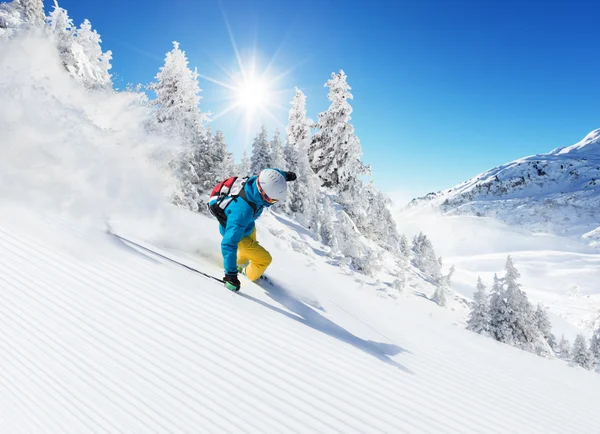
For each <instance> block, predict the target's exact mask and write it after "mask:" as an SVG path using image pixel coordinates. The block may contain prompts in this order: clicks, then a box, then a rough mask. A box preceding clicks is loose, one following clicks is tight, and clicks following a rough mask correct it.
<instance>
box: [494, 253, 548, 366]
mask: <svg viewBox="0 0 600 434" xmlns="http://www.w3.org/2000/svg"><path fill="white" fill-rule="evenodd" d="M505 270H506V274H505V276H504V285H505V287H506V289H505V291H504V303H505V304H504V308H505V310H504V312H503V314H502V315H500V317H499V320H500V321H501V323H503V327H501V330H503V331H504V334H502V335H500V339H498V340H500V341H501V342H504V343H507V344H510V345H513V346H516V347H518V348H521V349H523V350H525V351H529V352H536V353H538V354H540V355H542V354H547V353H549V352H550V351H549V350H550V349H549V348H547V345H546V343H545V341H544V339H543V336H542V335H541V333H540V331H539V330H538V328H537V326H536V323H535V318H534V312H533V307H532V306H531V303H529V300H528V299H527V294H525V292H523V291H522V290H521V285H520V284H519V283H518V279H519V277H520V274H519V272H518V271H517V269H516V267H515V266H514V263H513V260H512V258H511V256H510V255H509V256H508V258H507V259H506V265H505ZM496 313H497V312H496Z"/></svg>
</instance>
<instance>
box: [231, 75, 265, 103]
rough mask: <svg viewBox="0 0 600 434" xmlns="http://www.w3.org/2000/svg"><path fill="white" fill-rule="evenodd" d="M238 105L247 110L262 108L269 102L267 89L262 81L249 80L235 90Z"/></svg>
mask: <svg viewBox="0 0 600 434" xmlns="http://www.w3.org/2000/svg"><path fill="white" fill-rule="evenodd" d="M235 95H236V96H235V98H236V102H237V104H238V105H240V106H242V107H244V108H246V109H247V110H256V109H260V108H264V107H265V106H266V105H267V103H268V102H269V89H268V86H267V83H266V82H265V81H264V80H261V79H256V78H249V79H246V80H243V81H242V82H241V83H240V84H239V85H238V86H237V87H236V88H235Z"/></svg>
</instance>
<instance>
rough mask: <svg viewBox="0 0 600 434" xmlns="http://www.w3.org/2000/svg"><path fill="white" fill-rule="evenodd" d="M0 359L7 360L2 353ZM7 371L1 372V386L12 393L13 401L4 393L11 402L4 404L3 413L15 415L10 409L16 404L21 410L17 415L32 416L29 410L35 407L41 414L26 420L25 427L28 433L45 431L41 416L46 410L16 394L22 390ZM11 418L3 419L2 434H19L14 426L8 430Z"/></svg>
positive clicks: (57, 426) (61, 429) (35, 414)
mask: <svg viewBox="0 0 600 434" xmlns="http://www.w3.org/2000/svg"><path fill="white" fill-rule="evenodd" d="M0 358H2V359H5V358H4V356H2V353H0ZM5 360H6V359H5ZM7 363H8V364H11V365H12V363H11V362H7ZM6 367H7V366H5V367H4V368H6ZM7 371H8V370H7V369H3V370H2V372H0V386H3V387H4V390H6V391H7V392H8V393H10V394H11V395H12V397H13V399H9V398H8V396H7V393H2V395H3V397H4V398H5V400H7V401H9V403H8V404H3V407H2V408H3V411H5V412H6V413H7V414H9V415H10V414H13V415H14V414H15V411H16V410H14V409H13V412H11V411H10V408H9V406H10V405H14V404H16V405H15V406H16V407H18V408H19V410H20V411H17V412H16V414H19V413H23V414H31V411H30V410H29V408H30V407H31V406H35V407H37V408H39V410H40V411H39V413H36V412H33V414H31V416H30V417H28V418H25V425H28V427H29V428H28V429H27V432H39V433H41V432H43V431H44V428H42V425H43V422H42V420H41V419H40V417H39V414H42V413H44V410H43V409H42V408H41V407H40V406H39V405H37V403H36V402H35V401H31V400H30V404H28V403H27V402H26V401H25V400H24V399H23V397H22V396H21V395H22V394H20V393H17V392H15V390H20V388H19V387H17V386H16V385H15V384H14V383H13V382H12V381H11V380H10V379H9V378H7V377H6V376H5V375H4V373H5V372H7ZM25 378H27V377H25ZM29 381H31V380H29ZM7 383H8V384H10V387H8V386H7V385H6V384H7ZM26 409H27V410H26ZM9 418H10V416H7V419H2V421H1V423H0V427H4V428H1V432H9V433H18V432H19V430H18V429H17V428H16V426H13V427H12V428H10V429H6V428H7V427H6V425H8V424H11V419H9ZM50 422H51V423H50V424H49V425H56V428H57V430H58V431H62V432H66V431H65V430H64V428H62V426H60V425H58V424H56V422H55V421H53V420H52V419H51V418H50ZM31 425H35V426H37V427H38V428H39V429H38V430H35V429H33V430H32V429H31ZM58 431H54V432H58Z"/></svg>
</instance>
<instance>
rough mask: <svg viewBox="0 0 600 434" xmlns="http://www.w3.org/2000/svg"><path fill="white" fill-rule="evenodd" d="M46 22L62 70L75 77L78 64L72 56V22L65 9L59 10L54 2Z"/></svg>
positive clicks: (73, 27)
mask: <svg viewBox="0 0 600 434" xmlns="http://www.w3.org/2000/svg"><path fill="white" fill-rule="evenodd" d="M47 21H48V24H49V26H50V32H51V34H52V38H53V39H54V43H55V44H56V48H57V49H58V53H59V55H60V60H61V62H62V64H63V66H64V68H65V69H66V70H67V71H68V72H69V73H70V74H71V75H72V76H77V70H78V63H77V60H76V59H75V55H74V54H73V46H74V44H76V42H75V26H74V25H73V20H72V19H71V18H69V14H68V13H67V11H66V9H63V8H61V7H60V6H59V5H58V2H57V1H56V0H54V8H53V9H52V12H50V15H49V16H48V18H47Z"/></svg>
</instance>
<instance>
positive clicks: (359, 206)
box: [340, 178, 400, 255]
mask: <svg viewBox="0 0 600 434" xmlns="http://www.w3.org/2000/svg"><path fill="white" fill-rule="evenodd" d="M340 201H341V203H342V205H343V206H344V209H345V210H346V212H347V213H348V215H349V216H350V217H351V218H352V220H353V221H354V224H356V227H357V228H358V230H359V231H360V233H361V234H363V235H364V236H365V237H366V238H368V239H369V240H372V241H374V242H375V243H376V244H377V245H378V246H380V247H382V248H384V249H386V250H387V251H389V252H391V253H393V254H396V255H398V254H400V235H399V234H398V230H397V227H396V221H395V220H394V217H393V216H392V213H391V211H390V205H391V201H390V200H389V198H388V197H387V196H385V195H384V194H383V193H381V192H380V191H378V190H377V189H376V188H375V186H374V185H373V183H372V182H370V183H369V184H367V185H365V184H364V183H363V182H362V181H361V180H360V179H358V178H352V179H349V181H348V185H347V188H346V189H345V190H344V191H342V192H341V194H340Z"/></svg>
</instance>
